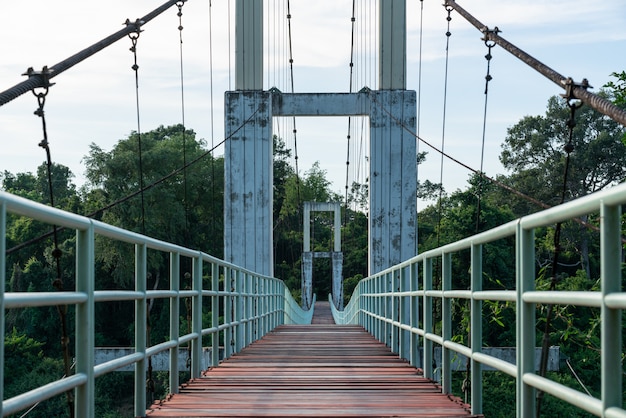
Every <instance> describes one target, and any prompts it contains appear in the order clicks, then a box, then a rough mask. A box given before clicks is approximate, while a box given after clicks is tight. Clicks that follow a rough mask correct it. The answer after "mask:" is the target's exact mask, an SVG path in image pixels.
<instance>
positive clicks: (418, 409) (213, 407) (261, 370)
mask: <svg viewBox="0 0 626 418" xmlns="http://www.w3.org/2000/svg"><path fill="white" fill-rule="evenodd" d="M317 310H318V306H317V304H316V311H317ZM331 318H332V317H331ZM314 322H315V321H314ZM147 416H149V417H215V416H220V417H227V416H231V417H232V416H239V417H241V416H283V417H285V416H300V417H305V416H311V417H313V416H336V417H340V416H343V417H366V416H369V417H372V416H378V417H386V416H398V417H399V416H405V417H407V416H413V417H469V416H472V415H471V414H470V412H469V406H468V405H465V404H463V403H462V402H461V400H460V399H458V398H454V397H451V396H448V395H444V394H442V393H441V388H440V387H439V386H437V385H436V384H435V383H433V382H432V381H430V380H428V379H425V378H424V377H423V376H420V375H418V373H417V370H416V369H415V368H414V367H412V366H411V365H409V364H408V363H406V362H405V361H404V360H401V359H400V358H398V356H397V355H395V354H393V353H391V351H390V350H389V349H388V348H387V347H386V346H385V345H384V344H382V343H380V342H378V341H376V340H375V339H374V338H373V337H372V336H371V335H369V334H368V333H367V332H366V331H365V330H364V329H363V328H362V327H360V326H351V325H333V324H328V323H322V324H319V322H318V324H313V325H304V326H300V325H283V326H280V327H278V328H277V329H276V330H274V331H273V332H271V333H269V334H268V335H266V336H265V337H263V338H262V339H261V340H259V341H257V342H255V343H253V344H251V345H250V346H249V347H246V348H245V349H244V350H243V351H242V352H241V353H239V354H236V355H234V356H232V357H231V358H229V359H227V360H225V361H223V362H222V363H221V364H220V365H219V366H218V367H215V368H212V369H210V370H208V371H206V372H205V373H203V376H202V377H200V378H198V379H194V380H192V381H190V382H188V383H187V384H185V385H183V386H182V387H181V389H180V393H178V394H175V395H172V396H170V397H169V398H168V399H167V400H165V401H162V402H158V403H155V404H153V405H152V406H151V408H150V409H149V410H148V411H147Z"/></svg>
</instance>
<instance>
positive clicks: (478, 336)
mask: <svg viewBox="0 0 626 418" xmlns="http://www.w3.org/2000/svg"><path fill="white" fill-rule="evenodd" d="M624 204H626V184H620V185H619V186H616V187H613V188H611V189H609V190H605V191H601V192H598V193H594V194H592V195H588V196H585V197H583V198H580V199H578V200H576V201H572V202H569V203H566V204H563V205H560V206H558V207H555V208H552V209H548V210H545V211H542V212H539V213H535V214H533V215H529V216H526V217H523V218H520V219H518V220H516V221H512V222H509V223H507V224H505V225H502V226H500V227H498V228H494V229H492V230H489V231H486V232H483V233H480V234H478V235H475V236H472V237H469V238H467V239H464V240H461V241H458V242H454V243H451V244H448V245H445V246H443V247H440V248H437V249H434V250H430V251H427V252H424V253H423V254H420V255H418V256H416V257H414V258H412V259H410V260H408V261H406V262H404V263H401V264H398V265H396V266H393V267H391V268H389V269H387V270H384V271H381V272H380V273H378V274H375V275H373V276H370V277H367V278H365V279H363V280H362V281H361V282H360V283H359V284H358V285H357V287H356V289H355V291H354V294H353V295H352V298H351V300H350V303H349V304H348V305H347V306H346V308H345V309H344V311H342V312H339V311H337V310H333V314H334V317H335V321H336V322H337V323H352V324H355V323H356V324H361V325H363V326H364V327H365V328H366V329H367V330H368V331H369V332H370V333H372V334H373V335H374V336H375V337H376V338H377V339H378V340H380V341H382V342H384V343H386V344H387V345H388V346H389V347H390V348H391V349H392V351H394V352H396V353H398V354H399V355H400V356H401V357H403V358H406V359H407V360H409V361H410V362H411V364H413V365H415V366H416V367H422V368H423V370H424V375H425V376H426V377H428V378H433V377H434V373H435V370H433V366H432V364H433V344H438V345H439V346H441V347H442V349H441V352H442V354H441V357H442V358H441V371H440V372H441V385H442V391H443V392H444V393H451V381H452V373H451V371H452V368H451V355H453V354H454V353H458V354H461V355H464V356H466V357H467V358H469V359H470V361H471V370H472V373H471V385H470V387H471V400H472V402H471V405H472V413H475V414H481V413H482V389H483V386H482V366H483V365H486V366H491V367H493V368H495V369H497V370H499V371H501V372H504V373H506V374H507V375H510V376H512V377H513V378H515V379H516V384H517V386H516V388H517V390H516V416H517V417H520V418H526V417H533V416H535V414H536V411H535V407H536V405H535V398H536V392H537V391H538V390H541V391H543V392H545V393H547V394H550V395H552V396H555V397H556V398H559V399H562V400H564V401H566V402H568V403H570V404H572V405H575V406H576V407H578V408H580V409H583V410H585V411H587V412H589V413H591V414H594V415H596V416H602V417H626V410H624V408H623V405H622V370H623V367H622V355H623V353H622V322H621V316H622V310H624V309H626V293H623V292H622V283H621V281H622V276H621V268H622V260H623V254H622V251H623V248H622V241H621V230H622V225H621V223H622V220H621V205H624ZM592 213H599V219H600V226H599V227H600V234H599V244H600V262H601V272H600V285H601V288H600V290H599V291H597V292H591V291H590V292H582V291H538V290H536V288H535V279H536V263H535V232H534V231H535V229H536V228H540V227H546V226H551V225H554V224H555V223H558V222H563V221H566V220H570V219H574V218H578V217H581V216H585V215H588V214H592ZM511 237H514V239H515V251H514V254H511V257H515V260H516V271H517V273H516V287H515V290H502V291H498V290H495V291H492V290H490V291H486V290H483V278H482V276H483V274H482V270H483V261H482V253H483V245H486V244H489V243H493V242H496V241H499V240H504V239H509V240H510V239H511ZM461 251H465V252H467V251H469V252H470V258H471V272H470V283H471V285H470V289H469V290H468V289H467V288H465V289H455V288H453V286H452V284H453V280H452V257H453V256H457V255H458V254H459V253H460V252H461ZM435 262H437V263H439V265H440V266H441V268H440V272H441V276H440V277H438V279H440V283H441V285H440V286H438V288H436V289H435V288H433V265H435V264H434V263H435ZM420 271H421V275H420ZM455 299H456V300H467V301H469V304H470V311H471V318H470V338H469V341H471V343H470V344H469V345H463V344H460V343H458V342H455V340H453V337H454V336H453V335H452V314H451V309H450V308H451V304H452V302H453V300H455ZM484 301H501V302H509V303H514V304H515V307H516V325H515V326H516V350H517V351H516V364H511V363H508V362H506V361H503V360H500V359H498V358H495V357H492V356H489V355H486V354H484V353H482V352H481V351H482V342H483V332H482V331H483V330H482V305H483V302H484ZM435 303H440V305H439V307H438V308H439V309H440V316H441V317H440V320H438V321H437V323H436V324H435V323H434V321H433V314H434V309H433V308H434V305H435ZM538 304H544V305H548V304H556V305H574V306H585V307H591V308H595V309H599V310H600V315H601V323H602V325H601V327H602V328H601V347H600V348H601V377H600V379H601V396H600V398H595V397H593V396H590V395H588V394H586V393H583V392H580V391H578V390H574V389H571V388H569V387H566V386H563V385H561V384H559V383H557V382H555V381H552V380H550V379H547V378H545V377H542V376H540V375H539V374H536V373H535V345H536V323H535V317H536V308H537V305H538ZM331 306H332V304H331ZM420 313H421V314H422V317H421V318H420ZM435 325H436V327H435ZM435 329H440V331H439V332H437V333H436V332H435V331H434V330H435ZM457 337H459V336H457ZM458 340H459V338H457V339H456V341H458ZM420 347H421V348H422V349H423V361H420V360H421V359H420V354H419V349H420Z"/></svg>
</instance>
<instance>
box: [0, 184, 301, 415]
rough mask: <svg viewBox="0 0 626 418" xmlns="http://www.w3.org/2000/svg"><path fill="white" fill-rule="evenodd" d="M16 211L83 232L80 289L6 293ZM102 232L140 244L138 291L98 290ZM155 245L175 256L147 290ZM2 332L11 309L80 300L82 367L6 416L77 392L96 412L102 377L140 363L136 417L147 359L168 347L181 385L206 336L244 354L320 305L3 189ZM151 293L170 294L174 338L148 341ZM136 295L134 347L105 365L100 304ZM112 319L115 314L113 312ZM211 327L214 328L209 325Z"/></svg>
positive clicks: (18, 401) (16, 402)
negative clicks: (184, 268)
mask: <svg viewBox="0 0 626 418" xmlns="http://www.w3.org/2000/svg"><path fill="white" fill-rule="evenodd" d="M8 214H15V215H19V216H24V217H28V218H31V219H34V220H37V221H41V222H44V223H48V224H51V225H56V226H58V227H63V228H65V229H71V230H75V231H76V248H75V262H76V270H75V272H76V273H75V282H76V287H75V290H74V291H67V292H6V291H5V284H6V271H7V265H6V235H7V215H8ZM96 236H102V237H106V238H107V239H109V240H114V241H119V242H123V243H127V244H130V245H132V246H134V248H135V259H134V265H135V277H134V281H135V289H134V290H98V289H96V288H95V251H96V250H95V240H96ZM148 250H150V251H156V252H161V253H164V254H166V255H167V256H168V258H169V273H170V277H169V286H168V287H169V288H168V289H166V290H148V288H147V260H148V257H147V253H148ZM181 257H184V258H186V259H189V260H190V261H191V265H192V273H191V279H192V286H191V289H186V290H184V289H181V288H180V278H181V274H180V272H181V268H180V267H181ZM0 289H1V291H2V293H0V305H1V306H0V315H1V316H2V317H1V319H0V332H1V333H2V335H3V336H4V332H5V316H6V311H7V310H9V309H15V308H23V307H42V306H57V305H74V306H75V321H76V326H75V334H74V336H73V337H74V339H75V342H76V343H75V361H76V367H75V373H74V374H73V375H71V376H68V377H65V378H62V379H59V380H56V381H54V382H51V383H49V384H46V385H44V386H41V387H38V388H35V389H33V390H30V391H28V392H26V393H23V394H21V395H18V396H15V397H13V398H10V399H6V400H4V401H3V402H2V406H1V407H0V408H1V412H2V416H7V415H10V414H14V413H16V412H19V411H21V410H24V409H26V408H28V407H30V406H32V405H34V404H36V403H38V402H41V401H43V400H45V399H49V398H51V397H53V396H56V395H59V394H62V393H64V392H67V391H69V390H74V391H75V416H77V417H94V416H95V406H94V397H95V395H94V387H95V379H96V378H97V377H99V376H102V375H104V374H107V373H110V372H113V371H114V370H116V369H118V368H121V367H124V366H127V365H130V364H134V365H135V384H134V386H135V389H134V391H135V401H134V403H135V405H134V409H135V416H144V415H145V413H146V406H147V404H146V401H147V395H146V372H147V366H148V358H149V357H150V356H153V355H155V354H157V353H159V352H162V351H166V350H169V352H170V365H169V366H170V367H169V370H170V372H169V387H170V391H172V392H173V393H175V392H176V391H177V390H178V387H179V374H178V370H179V369H178V355H177V353H178V349H179V347H181V346H185V345H187V344H190V345H191V370H190V372H191V373H190V374H191V377H192V378H196V377H199V376H200V373H201V370H200V364H201V356H202V337H203V336H211V338H210V341H211V348H212V350H211V353H212V354H211V356H212V358H211V363H212V365H217V364H218V362H219V352H220V350H219V345H220V338H222V340H223V347H224V349H223V351H224V358H227V357H229V356H231V355H232V354H233V353H237V352H239V351H240V350H241V349H242V348H244V347H246V346H247V345H249V344H250V343H252V342H253V341H255V340H257V339H259V338H261V337H262V336H263V335H265V334H266V333H268V332H269V331H271V330H272V329H274V328H275V327H276V326H278V325H280V324H283V323H310V322H311V317H312V314H313V311H312V310H311V311H309V312H304V311H302V309H300V308H299V306H298V305H297V304H296V303H295V301H294V300H293V298H292V297H291V294H290V293H289V290H288V289H287V288H286V287H285V285H284V283H283V282H282V281H281V280H278V279H276V278H272V277H266V276H262V275H259V274H256V273H254V272H252V271H249V270H246V269H243V268H240V267H237V266H235V265H233V264H230V263H227V262H225V261H223V260H220V259H217V258H215V257H212V256H210V255H208V254H205V253H203V252H200V251H195V250H190V249H188V248H184V247H181V246H177V245H173V244H169V243H167V242H163V241H159V240H156V239H152V238H149V237H146V236H143V235H140V234H137V233H133V232H129V231H126V230H123V229H120V228H116V227H114V226H111V225H108V224H105V223H103V222H99V221H96V220H93V219H89V218H86V217H82V216H79V215H75V214H71V213H67V212H63V211H61V210H58V209H54V208H51V207H48V206H45V205H41V204H38V203H35V202H32V201H29V200H26V199H23V198H20V197H17V196H14V195H11V194H8V193H5V192H1V191H0ZM151 299H166V300H169V308H170V323H169V340H167V341H165V342H162V343H159V344H156V345H154V346H150V347H149V346H147V338H146V332H147V324H146V317H147V313H148V311H147V306H148V301H149V300H151ZM186 299H188V300H190V301H191V305H192V306H191V332H190V333H187V334H183V335H181V334H180V331H181V330H180V319H179V315H180V308H181V301H184V300H186ZM111 301H134V304H135V316H134V327H135V347H134V349H135V352H134V353H133V354H131V355H127V356H124V357H121V358H117V359H115V360H112V361H109V362H106V363H104V364H100V365H97V366H96V365H95V364H94V346H95V332H94V329H95V324H96V321H97V320H98V318H96V314H95V305H96V303H104V302H111ZM203 305H204V306H205V307H207V308H210V309H207V310H208V311H210V313H211V323H210V324H203V322H202V318H203V315H202V314H203ZM107 319H111V318H107ZM207 325H208V328H205V326H207ZM0 365H2V367H0V370H2V375H1V376H0V396H1V395H3V393H4V382H5V380H6V379H5V371H4V338H3V339H2V345H1V346H0Z"/></svg>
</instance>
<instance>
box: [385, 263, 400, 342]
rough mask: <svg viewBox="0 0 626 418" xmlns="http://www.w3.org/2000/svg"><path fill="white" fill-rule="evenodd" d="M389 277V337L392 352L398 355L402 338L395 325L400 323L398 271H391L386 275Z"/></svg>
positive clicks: (387, 316) (387, 315)
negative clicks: (397, 322)
mask: <svg viewBox="0 0 626 418" xmlns="http://www.w3.org/2000/svg"><path fill="white" fill-rule="evenodd" d="M385 276H386V277H387V293H388V297H387V314H386V315H385V317H386V318H387V319H390V320H391V323H387V330H388V331H387V334H388V335H389V347H390V348H391V351H392V352H394V353H396V354H398V353H399V349H400V345H399V341H398V339H399V338H400V332H399V330H400V329H399V328H398V327H396V326H395V325H394V324H393V323H394V322H396V321H398V320H399V318H398V313H399V311H398V296H397V294H398V293H397V292H398V285H397V283H398V278H397V277H396V271H395V270H394V271H391V272H389V273H387V274H386V275H385Z"/></svg>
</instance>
